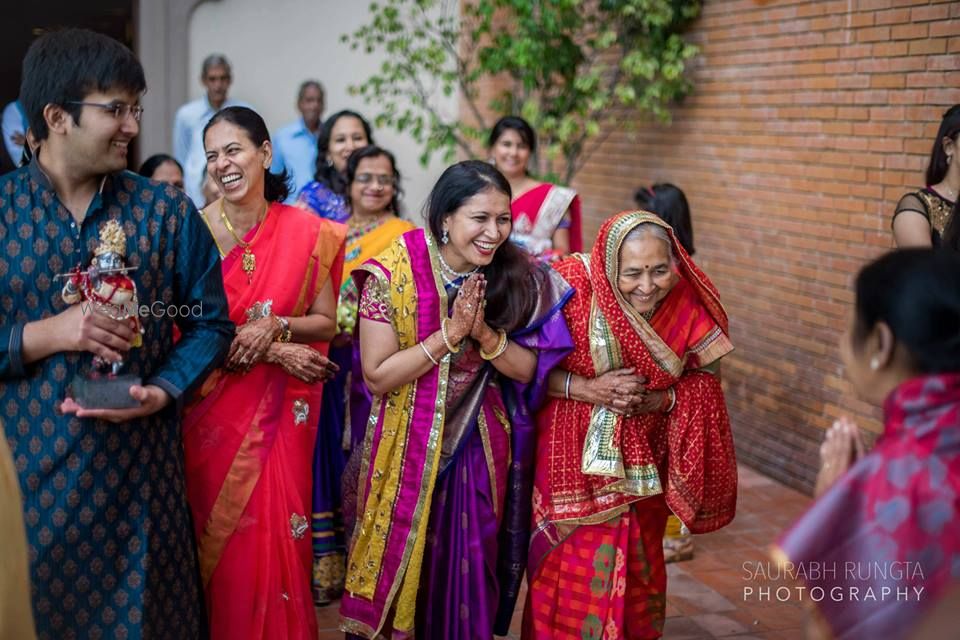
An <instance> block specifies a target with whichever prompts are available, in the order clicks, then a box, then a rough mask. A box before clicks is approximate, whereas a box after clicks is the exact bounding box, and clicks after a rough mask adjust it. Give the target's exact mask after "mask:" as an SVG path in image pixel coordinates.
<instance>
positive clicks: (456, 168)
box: [427, 160, 547, 332]
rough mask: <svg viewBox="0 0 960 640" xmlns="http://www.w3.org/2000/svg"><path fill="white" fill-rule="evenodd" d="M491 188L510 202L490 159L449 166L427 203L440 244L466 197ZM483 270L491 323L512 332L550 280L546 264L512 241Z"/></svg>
mask: <svg viewBox="0 0 960 640" xmlns="http://www.w3.org/2000/svg"><path fill="white" fill-rule="evenodd" d="M487 190H493V191H499V192H500V193H502V194H504V195H505V196H507V199H508V201H509V199H510V198H511V196H512V193H511V191H510V183H509V182H508V181H507V179H506V178H505V177H504V176H503V174H502V173H500V172H499V171H497V170H496V168H494V167H493V166H491V165H490V164H488V163H486V162H481V161H479V160H465V161H463V162H458V163H457V164H455V165H452V166H450V167H447V169H446V171H444V172H443V174H442V175H441V176H440V179H439V180H437V184H436V185H434V187H433V190H432V191H431V192H430V198H429V200H428V201H427V225H428V227H429V229H430V233H431V234H432V235H433V237H434V239H435V240H436V241H437V244H438V245H439V244H440V237H441V236H442V235H443V221H444V220H445V219H446V218H448V217H449V216H451V215H452V214H453V213H454V212H455V211H456V210H457V209H459V208H460V207H462V206H463V204H464V203H465V202H466V201H467V200H469V199H470V198H472V197H473V196H475V195H477V194H478V193H481V192H483V191H487ZM481 273H483V275H484V277H485V278H486V280H487V293H486V301H487V311H486V321H487V324H489V325H490V326H491V327H493V328H495V329H504V330H505V331H508V332H509V331H513V330H514V329H516V328H517V327H520V326H522V325H523V324H524V323H526V321H527V320H528V318H529V317H530V314H531V313H533V309H534V307H535V306H536V301H537V295H538V292H539V291H541V290H542V288H543V287H544V286H546V284H547V282H546V278H547V276H546V271H545V270H544V268H543V267H542V266H541V265H540V264H539V263H537V262H535V261H534V260H533V259H532V258H531V257H530V256H529V255H528V254H527V253H526V252H525V251H523V250H522V249H521V248H520V247H518V246H517V245H515V244H514V243H513V242H512V241H511V240H509V239H507V240H506V241H505V242H504V243H503V244H501V245H500V246H499V247H498V248H497V251H496V253H494V254H493V261H491V263H490V264H488V265H487V266H485V267H484V268H483V269H481Z"/></svg>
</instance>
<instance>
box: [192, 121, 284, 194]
mask: <svg viewBox="0 0 960 640" xmlns="http://www.w3.org/2000/svg"><path fill="white" fill-rule="evenodd" d="M218 122H229V123H230V124H232V125H234V126H237V127H240V128H241V129H243V130H244V131H245V132H246V134H247V136H248V137H249V138H250V141H251V142H253V144H254V146H257V147H259V146H261V145H262V144H263V143H264V142H269V140H270V132H269V131H267V123H266V122H264V121H263V118H261V117H260V114H259V113H257V112H256V111H254V110H253V109H250V108H249V107H227V108H225V109H221V110H220V111H217V113H216V114H215V115H214V116H213V117H212V118H210V121H209V122H207V124H206V126H205V127H204V128H203V142H204V146H206V142H207V131H209V130H210V127H212V126H213V125H215V124H217V123H218ZM263 174H264V175H263V197H264V198H266V199H267V202H283V201H284V200H286V199H287V196H289V195H290V174H288V173H287V170H286V169H284V170H283V171H282V172H281V173H279V174H277V173H272V172H271V171H270V170H269V169H265V170H264V172H263Z"/></svg>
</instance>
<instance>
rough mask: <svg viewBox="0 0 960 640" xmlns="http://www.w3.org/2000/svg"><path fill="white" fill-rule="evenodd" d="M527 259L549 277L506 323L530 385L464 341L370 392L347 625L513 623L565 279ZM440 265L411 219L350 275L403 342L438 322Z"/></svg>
mask: <svg viewBox="0 0 960 640" xmlns="http://www.w3.org/2000/svg"><path fill="white" fill-rule="evenodd" d="M530 265H531V266H530V268H531V270H532V271H531V273H533V271H536V272H537V273H539V274H542V276H545V277H537V278H533V281H531V283H530V284H531V286H533V285H534V284H537V285H538V286H536V289H537V294H536V295H535V298H536V303H535V304H534V305H533V308H532V309H531V313H530V316H529V317H528V318H527V319H525V320H524V321H523V322H522V326H519V327H508V328H506V330H507V332H508V334H509V336H510V339H511V340H512V341H514V342H515V343H517V344H519V345H520V346H523V347H525V348H528V349H536V350H537V352H538V361H537V369H536V372H535V375H534V378H533V381H532V382H531V383H530V384H527V385H523V384H520V383H516V382H513V381H510V380H507V379H506V378H503V377H501V376H500V375H499V374H496V372H495V370H494V369H493V367H492V365H491V364H490V363H488V362H486V361H484V360H482V359H481V358H480V356H479V355H478V351H477V349H476V348H475V347H473V346H471V345H470V344H469V342H465V343H464V345H463V348H462V349H461V351H460V352H459V353H458V354H456V355H455V356H452V357H450V358H447V357H444V358H442V359H441V360H440V363H439V365H438V366H435V367H434V368H432V369H430V370H429V371H428V372H427V373H425V374H423V375H422V376H420V377H419V378H418V379H416V380H414V381H413V382H411V383H408V384H406V385H403V386H401V387H400V388H398V389H396V390H394V391H391V392H389V393H387V394H385V395H383V396H376V395H375V396H373V402H372V407H371V409H370V411H369V420H368V421H367V428H366V434H365V438H364V440H363V444H362V449H360V450H358V451H355V453H354V455H357V454H359V455H360V456H361V458H360V460H361V461H360V463H359V467H360V472H359V489H358V491H357V496H356V505H357V522H356V528H355V530H354V534H353V540H352V542H351V548H350V555H349V558H348V563H347V565H348V566H347V580H346V591H347V592H346V593H345V594H344V597H343V601H342V603H341V608H340V613H341V628H342V629H344V630H345V631H349V632H352V633H356V634H360V635H363V636H364V637H368V638H373V637H381V636H380V635H378V634H383V635H385V636H387V637H394V638H401V637H413V636H414V635H416V637H443V638H467V637H470V638H473V637H481V636H483V635H484V633H486V636H487V637H489V633H490V630H491V629H493V627H494V625H495V618H496V620H497V623H496V624H497V626H498V627H499V625H500V622H501V621H503V620H506V624H507V625H509V619H510V615H511V613H512V609H513V604H514V602H515V599H516V596H517V593H518V590H519V587H520V582H521V578H522V576H523V567H524V564H525V552H526V547H527V541H528V540H529V523H530V488H531V486H532V460H533V453H534V451H533V431H534V428H533V412H532V407H534V406H536V405H538V404H539V402H540V401H541V400H542V398H543V396H544V394H545V381H546V379H547V374H548V372H549V371H550V369H551V368H553V367H554V366H555V365H556V364H557V362H559V360H560V359H561V358H562V357H563V356H564V355H565V354H566V353H567V351H568V350H569V348H570V337H569V334H568V333H567V330H566V326H565V325H564V323H563V316H562V314H561V313H560V308H561V307H562V305H563V304H564V303H565V302H566V300H567V299H568V298H569V296H570V294H571V292H570V290H569V287H568V286H567V285H566V284H565V283H564V282H563V280H562V279H561V278H559V276H557V274H556V273H555V272H553V271H551V270H549V268H547V267H545V266H543V265H539V264H536V263H534V262H533V261H531V262H530ZM440 274H441V267H440V263H439V250H438V247H437V241H436V240H435V238H434V237H433V236H432V234H430V233H428V232H425V231H424V230H423V229H416V230H413V231H409V232H407V233H405V234H403V235H402V236H401V237H400V238H399V239H398V240H396V241H395V242H394V244H393V245H391V247H390V249H388V250H387V251H386V252H384V253H383V254H382V255H380V256H378V257H377V258H376V259H374V260H370V261H368V262H367V263H366V264H364V265H363V267H361V269H360V270H358V271H356V272H354V277H355V278H356V279H357V281H358V289H360V290H361V291H365V289H364V287H365V283H367V282H368V281H373V283H372V284H376V287H377V288H379V290H380V292H381V293H380V294H379V295H382V296H383V298H382V299H381V302H380V303H379V304H378V307H380V308H381V309H382V310H383V313H384V314H385V317H388V318H389V322H390V324H391V325H392V327H393V330H394V332H395V334H396V336H397V338H398V342H399V344H400V348H401V349H405V348H409V347H411V346H415V345H416V344H417V343H418V342H421V341H422V340H424V339H425V338H426V337H428V336H430V335H431V334H432V333H434V332H435V331H437V330H438V329H439V328H440V326H441V319H442V318H445V317H447V315H448V313H449V311H448V309H449V303H450V299H448V292H447V290H446V288H445V286H444V283H443V281H442V279H441V275H440ZM534 281H535V282H534ZM367 291H369V287H367ZM366 296H367V293H364V294H363V297H361V302H360V314H361V316H363V315H364V313H365V312H364V308H365V305H366V304H369V302H365V300H366ZM356 340H357V339H356V337H355V341H356ZM353 384H354V386H356V385H358V384H362V381H358V380H357V379H354V382H353ZM353 408H354V407H351V409H353ZM344 484H345V486H346V484H347V480H346V479H345V481H344ZM347 499H348V497H347V495H345V496H344V500H345V501H346V500H347ZM498 565H499V566H498ZM464 567H467V568H469V571H467V570H464V569H463V568H464ZM494 576H496V579H495V580H493V578H494ZM491 582H493V585H492V587H491ZM425 594H433V595H434V596H436V597H434V598H429V599H426V600H425V599H424V596H425ZM483 630H486V631H483ZM505 632H506V630H505V628H504V631H503V633H505ZM424 634H426V635H424ZM478 634H479V635H478Z"/></svg>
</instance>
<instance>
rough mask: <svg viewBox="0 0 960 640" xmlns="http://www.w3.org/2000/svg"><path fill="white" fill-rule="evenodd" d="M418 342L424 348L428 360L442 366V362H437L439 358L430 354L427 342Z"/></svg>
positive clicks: (436, 365) (434, 364)
mask: <svg viewBox="0 0 960 640" xmlns="http://www.w3.org/2000/svg"><path fill="white" fill-rule="evenodd" d="M417 344H419V345H420V348H421V349H423V354H424V355H425V356H427V360H429V361H430V362H432V363H433V366H435V367H439V366H440V363H439V362H437V359H436V358H434V357H433V356H432V355H430V351H429V350H427V346H426V345H425V344H423V343H422V342H418V343H417Z"/></svg>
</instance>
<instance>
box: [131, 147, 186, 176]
mask: <svg viewBox="0 0 960 640" xmlns="http://www.w3.org/2000/svg"><path fill="white" fill-rule="evenodd" d="M167 162H172V163H173V164H175V165H177V169H180V173H181V174H182V173H183V167H181V166H180V163H179V162H177V159H176V158H174V157H173V156H169V155H167V154H165V153H155V154H153V155H152V156H150V157H149V158H147V159H146V160H144V161H143V164H142V165H140V168H139V169H138V170H137V173H139V174H140V175H142V176H143V177H145V178H152V177H153V173H154V172H155V171H156V170H157V169H159V168H160V165H162V164H165V163H167Z"/></svg>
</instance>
